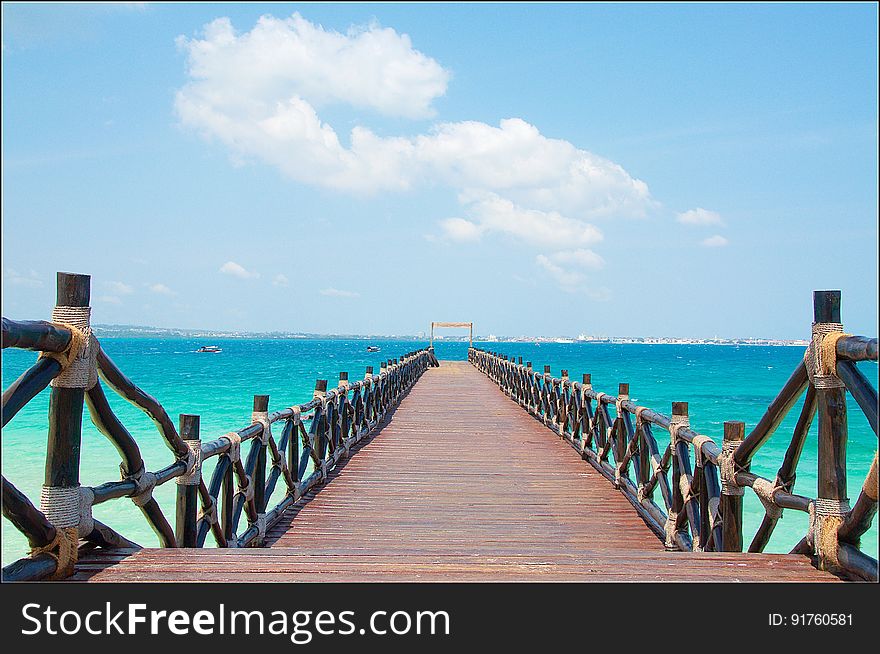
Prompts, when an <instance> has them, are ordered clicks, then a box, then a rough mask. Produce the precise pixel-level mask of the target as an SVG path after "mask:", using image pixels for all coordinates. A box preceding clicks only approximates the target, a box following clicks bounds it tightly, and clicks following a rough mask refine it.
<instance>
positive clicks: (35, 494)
mask: <svg viewBox="0 0 880 654" xmlns="http://www.w3.org/2000/svg"><path fill="white" fill-rule="evenodd" d="M101 342H102V346H103V347H104V349H105V351H106V352H107V353H108V354H109V355H110V356H111V358H113V360H114V361H115V362H116V364H117V365H118V366H119V367H120V368H121V369H122V370H123V371H124V372H125V373H126V374H127V375H128V376H129V378H131V379H132V380H133V381H134V382H135V383H137V384H138V385H139V386H141V387H142V388H143V389H144V390H146V391H147V392H149V393H150V394H151V395H153V396H154V397H156V398H157V399H158V400H159V401H160V402H161V403H162V404H163V405H164V406H165V408H166V410H167V411H168V413H169V414H170V415H171V416H172V418H173V419H174V420H175V421H176V419H177V415H178V414H180V413H196V414H199V415H200V416H201V431H202V440H203V441H204V440H210V439H213V438H216V437H218V436H220V435H222V434H224V433H226V432H228V431H230V430H233V429H238V428H240V427H242V426H245V425H246V424H247V423H248V422H249V418H250V413H251V405H252V398H253V395H254V394H265V393H268V394H269V395H270V396H271V399H270V405H269V406H270V410H274V409H278V408H282V407H284V406H289V405H291V404H297V403H301V402H305V401H307V400H308V399H310V398H311V395H312V390H313V388H314V382H315V379H318V378H322V379H329V380H330V383H331V385H332V384H333V383H335V381H336V380H337V379H338V373H339V372H340V371H346V372H348V373H349V377H350V378H351V379H358V378H360V377H362V376H363V373H364V368H365V366H367V365H372V366H374V368H375V370H377V371H378V369H379V362H380V361H382V360H384V359H388V358H393V357H397V356H400V355H401V354H403V353H404V352H407V351H410V350H414V349H417V348H419V347H423V346H424V345H425V343H424V342H423V341H418V342H415V341H401V340H373V341H370V343H375V344H378V345H380V346H381V347H382V350H381V352H379V353H367V352H366V346H367V344H368V343H367V342H366V341H364V340H329V339H327V340H322V339H272V340H257V339H213V340H210V341H207V340H205V339H186V338H104V339H102V341H101ZM205 344H216V345H220V346H221V347H222V348H223V352H222V353H221V354H211V355H208V354H197V353H196V352H195V350H196V349H197V348H198V347H199V346H201V345H205ZM477 346H478V347H482V348H484V349H491V350H495V351H498V352H501V353H503V354H508V355H512V356H522V357H523V361H532V363H533V365H534V367H535V368H536V369H539V370H540V369H542V366H544V365H550V366H551V368H552V372H553V373H554V375H557V376H558V375H559V371H560V369H561V368H566V369H568V370H569V372H570V375H571V376H572V378H573V379H580V377H581V373H584V372H589V373H591V374H592V375H593V385H594V388H596V390H601V391H604V392H606V393H616V390H617V384H618V383H619V382H629V384H630V395H631V397H632V398H634V400H636V401H637V402H638V403H639V404H642V405H645V406H649V407H651V408H654V409H657V410H658V411H661V412H663V413H666V414H669V413H670V404H671V402H673V401H687V402H689V403H690V415H691V424H692V426H693V427H694V428H695V429H696V430H697V431H699V432H701V433H705V434H708V435H710V436H712V437H713V438H715V439H716V440H717V442H719V443H720V441H721V432H722V424H723V422H724V421H725V420H743V421H745V422H746V426H747V430H748V429H749V428H751V427H753V426H754V425H755V423H756V422H757V421H758V419H759V418H760V417H761V415H762V414H763V412H764V410H765V409H766V407H767V405H768V404H769V403H770V401H771V400H772V399H773V398H774V397H775V395H776V394H777V393H778V391H779V389H780V388H782V385H783V384H784V383H785V381H786V380H787V379H788V377H789V375H790V374H791V372H792V370H794V367H795V365H796V364H797V363H798V361H799V360H800V359H801V358H802V357H803V348H799V347H753V346H749V347H746V346H742V347H735V346H711V345H613V344H594V343H570V344H569V343H541V344H540V345H538V344H534V343H478V344H477ZM436 352H437V355H438V357H439V358H440V359H464V358H466V354H467V344H466V343H453V342H439V343H437V344H436ZM36 356H37V355H36V354H35V353H33V352H26V351H20V350H9V349H7V350H3V361H2V383H3V388H4V389H5V388H6V387H7V386H9V384H10V383H12V381H13V380H14V379H15V378H16V377H18V375H20V374H21V373H22V372H24V371H25V370H26V369H27V368H28V367H29V366H30V365H32V364H33V362H34V361H35V360H36ZM859 366H860V368H861V369H862V371H863V372H864V373H865V375H866V376H867V377H868V378H869V379H870V380H871V381H872V383H873V384H875V386H876V384H877V365H876V364H874V363H861V364H859ZM108 395H109V397H110V402H111V405H112V406H113V408H114V410H115V411H116V412H117V415H118V416H119V417H120V418H121V420H122V422H123V423H124V424H125V425H126V427H127V428H128V429H129V431H130V432H131V433H132V434H133V435H134V436H135V438H136V439H137V441H138V444H139V445H140V447H141V451H142V453H143V456H144V459H145V460H146V462H147V466H148V468H149V469H150V470H156V469H158V468H160V467H163V466H164V465H167V464H168V463H170V462H171V461H172V457H171V454H170V452H169V451H168V450H167V448H166V446H165V445H164V443H163V441H162V440H161V438H160V437H159V434H158V432H157V431H156V430H155V428H154V426H153V424H152V422H151V421H150V420H149V419H148V418H147V417H146V416H145V415H143V414H142V413H141V412H140V411H138V410H137V409H135V408H134V407H132V406H131V405H129V404H128V403H127V402H125V401H124V400H122V399H120V398H118V397H116V396H114V395H112V394H111V393H110V392H109V391H108ZM48 400H49V393H48V391H44V392H43V393H41V394H40V395H38V396H37V397H36V398H34V399H33V400H32V401H31V403H30V404H29V405H28V406H26V407H25V408H23V409H22V410H21V411H20V412H19V414H18V415H17V416H16V417H15V418H14V419H13V420H12V421H11V422H10V423H9V425H7V426H6V427H5V428H4V429H3V435H2V455H3V459H2V468H3V475H4V476H5V477H6V478H7V479H8V480H9V481H11V482H12V483H13V484H15V485H16V486H17V487H18V488H19V489H20V490H21V491H23V492H24V493H25V494H27V496H28V497H30V498H31V500H32V501H34V502H35V503H36V502H37V500H38V498H39V490H40V485H41V483H42V481H43V471H44V465H45V454H46V428H47V413H48ZM798 409H799V405H798V406H797V407H796V408H795V410H793V411H792V413H791V415H790V417H789V418H788V419H787V420H786V421H785V422H784V423H783V425H782V426H781V427H780V429H779V430H778V431H777V432H776V434H775V435H774V436H773V438H771V440H770V441H769V442H768V443H767V444H766V445H765V446H764V448H763V449H762V450H761V451H760V452H759V453H758V455H757V457H756V459H755V461H754V462H753V465H752V470H753V471H755V472H757V473H758V474H761V475H763V476H765V477H768V478H770V479H773V478H774V476H775V474H776V470H777V468H778V467H779V464H780V462H781V461H782V457H783V454H784V452H785V449H786V447H787V445H788V442H789V439H790V437H791V430H792V428H793V426H794V422H795V420H796V417H797V411H798ZM449 411H455V407H454V406H450V407H449ZM849 426H850V432H849V443H848V450H847V463H848V470H849V477H848V479H849V494H850V498H851V501H854V500H855V498H856V497H857V496H858V493H859V490H860V488H861V484H862V482H863V480H864V477H865V474H866V473H867V471H868V468H869V466H870V463H871V459H872V457H873V455H874V451H875V450H876V448H877V438H876V437H875V436H874V433H873V432H872V431H871V429H870V427H869V426H868V423H867V420H866V419H865V418H864V416H863V415H862V413H861V411H860V409H859V408H858V406H857V405H856V404H855V402H853V401H852V400H850V405H849ZM815 431H816V428H815V423H814V426H813V432H812V433H811V436H810V438H809V439H808V441H807V445H806V448H805V451H804V454H803V456H802V459H801V463H800V466H799V467H798V476H797V485H796V487H795V492H796V493H799V494H802V495H807V496H811V497H812V496H815V494H816V440H815ZM548 438H552V436H551V435H550V434H549V433H548ZM486 451H487V452H492V451H493V449H492V448H487V450H486ZM426 455H430V456H435V455H436V452H434V453H426ZM487 456H489V454H487ZM537 457H538V453H536V459H535V465H536V466H540V465H541V461H540V460H539V458H537ZM585 465H586V464H585ZM118 466H119V458H118V455H117V453H116V450H115V449H114V448H113V447H112V445H110V444H109V442H107V441H106V439H105V438H104V437H103V436H101V434H100V433H98V431H97V430H96V429H95V428H94V427H93V426H92V424H91V423H90V422H89V421H88V420H87V419H86V420H85V421H84V427H83V446H82V472H81V481H82V483H83V484H87V485H97V484H100V483H103V482H106V481H110V480H115V479H118V478H119V467H118ZM209 471H210V466H207V470H206V472H209ZM280 486H282V484H279V489H277V490H276V495H275V497H274V500H275V501H277V500H278V499H280V496H281V494H282V493H283V491H282V490H281V489H280ZM174 493H175V484H173V483H169V484H166V485H164V486H163V487H161V488H159V489H157V491H156V494H155V495H156V497H157V499H158V500H159V502H160V504H161V505H162V507H163V509H164V511H165V514H166V517H168V518H169V519H170V521H171V522H172V523H173V519H174V499H173V498H174ZM273 503H274V502H273ZM744 514H745V515H744V520H745V532H746V542H748V541H749V540H750V538H751V536H752V535H753V534H754V532H755V530H756V529H757V527H758V524H759V523H760V519H761V517H762V515H763V511H762V508H761V506H760V503H759V502H758V501H757V499H756V498H755V497H754V494H753V493H750V492H747V493H746V503H745V510H744ZM95 517H96V518H98V519H99V520H101V521H103V522H105V523H107V524H109V525H110V526H112V527H113V528H115V529H116V530H117V531H119V532H120V533H122V534H123V535H125V536H126V537H128V538H130V539H132V540H134V541H136V542H138V543H140V544H141V545H145V546H155V545H156V544H157V540H156V537H155V536H154V534H153V532H152V531H151V530H150V528H149V527H148V526H147V524H146V522H145V520H144V519H143V517H142V515H141V513H140V512H139V511H138V510H137V508H136V507H135V506H134V505H133V504H132V503H131V502H130V501H128V500H126V499H120V500H114V501H110V502H106V503H104V504H102V505H99V506H97V507H95ZM806 530H807V518H806V515H805V514H801V513H797V512H793V511H786V512H785V514H784V516H783V518H782V520H781V521H780V522H779V525H778V526H777V528H776V532H775V534H774V536H773V538H772V540H771V541H770V545H769V546H768V548H767V551H773V552H787V551H789V550H790V549H791V548H792V547H793V546H794V545H795V544H796V543H797V541H798V540H799V539H800V538H801V537H802V536H803V535H804V534H805V533H806ZM2 535H3V555H2V556H3V564H4V565H6V564H7V563H10V562H11V561H13V560H15V559H17V558H19V557H21V556H23V555H24V554H25V553H26V541H25V539H24V538H23V537H22V536H21V535H20V534H19V533H18V532H17V531H16V529H15V528H14V527H13V526H12V525H11V523H9V521H7V520H5V519H4V520H3V531H2ZM211 542H212V540H211V537H210V536H209V537H208V544H211ZM863 549H864V550H865V551H866V552H869V553H871V554H872V556H875V557H876V556H877V523H876V521H875V523H874V525H873V527H872V528H871V530H870V531H869V532H868V534H867V535H866V536H865V537H864V539H863Z"/></svg>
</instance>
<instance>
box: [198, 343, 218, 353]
mask: <svg viewBox="0 0 880 654" xmlns="http://www.w3.org/2000/svg"><path fill="white" fill-rule="evenodd" d="M222 351H223V350H221V349H220V346H218V345H203V346H202V347H200V348H199V349H198V350H196V352H209V353H212V354H216V353H217V352H222Z"/></svg>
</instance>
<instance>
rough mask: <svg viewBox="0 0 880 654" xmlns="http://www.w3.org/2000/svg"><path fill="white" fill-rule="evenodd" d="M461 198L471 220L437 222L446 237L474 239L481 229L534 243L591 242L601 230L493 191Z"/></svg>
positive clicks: (599, 237)
mask: <svg viewBox="0 0 880 654" xmlns="http://www.w3.org/2000/svg"><path fill="white" fill-rule="evenodd" d="M460 200H461V201H462V203H464V204H465V209H466V211H467V213H468V215H469V217H470V220H465V219H463V218H447V219H446V220H444V221H441V223H440V226H441V228H442V229H443V230H444V232H445V234H446V236H447V237H449V238H453V239H456V240H476V239H479V238H480V236H482V235H483V234H484V233H487V232H495V233H498V234H507V235H509V236H512V237H514V238H517V239H519V240H521V241H523V242H525V243H528V244H530V245H534V246H536V247H552V248H563V247H571V246H578V245H591V244H593V243H597V242H599V241H601V240H602V233H601V232H600V231H599V230H598V229H597V228H596V227H595V226H593V225H591V224H590V223H587V222H585V221H583V220H576V219H574V218H567V217H566V216H563V215H562V214H560V213H558V212H556V211H540V210H538V209H526V208H523V207H521V206H518V205H516V204H514V203H513V202H512V201H510V200H508V199H506V198H502V197H500V196H499V195H497V194H495V193H488V192H483V193H477V192H471V193H464V194H462V195H461V196H460Z"/></svg>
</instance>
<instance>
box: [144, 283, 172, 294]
mask: <svg viewBox="0 0 880 654" xmlns="http://www.w3.org/2000/svg"><path fill="white" fill-rule="evenodd" d="M147 288H149V289H150V291H152V292H153V293H156V294H157V295H177V293H175V292H174V291H172V290H171V289H170V288H168V287H167V286H165V284H148V285H147Z"/></svg>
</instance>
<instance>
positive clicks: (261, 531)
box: [252, 513, 266, 547]
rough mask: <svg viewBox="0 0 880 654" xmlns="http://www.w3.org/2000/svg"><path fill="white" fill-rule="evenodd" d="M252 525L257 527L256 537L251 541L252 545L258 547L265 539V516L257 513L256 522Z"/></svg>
mask: <svg viewBox="0 0 880 654" xmlns="http://www.w3.org/2000/svg"><path fill="white" fill-rule="evenodd" d="M254 524H255V525H256V527H257V537H256V538H255V539H254V540H253V541H252V544H253V546H254V547H259V546H260V545H262V544H263V540H264V539H265V538H266V514H265V513H258V514H257V521H256V522H255V523H254Z"/></svg>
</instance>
